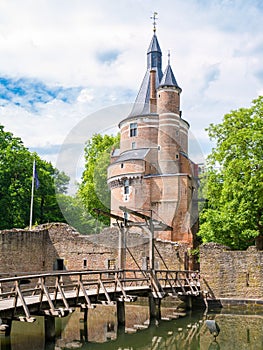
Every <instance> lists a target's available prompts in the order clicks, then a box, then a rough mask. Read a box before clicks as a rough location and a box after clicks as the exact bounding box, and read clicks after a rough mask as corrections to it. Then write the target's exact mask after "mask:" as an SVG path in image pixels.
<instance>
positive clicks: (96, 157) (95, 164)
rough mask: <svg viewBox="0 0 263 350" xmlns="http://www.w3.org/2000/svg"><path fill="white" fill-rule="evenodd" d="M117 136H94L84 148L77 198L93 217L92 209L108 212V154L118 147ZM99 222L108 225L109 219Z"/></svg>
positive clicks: (103, 218) (102, 218)
mask: <svg viewBox="0 0 263 350" xmlns="http://www.w3.org/2000/svg"><path fill="white" fill-rule="evenodd" d="M119 141H120V137H119V135H117V136H109V135H104V136H102V135H101V134H95V135H93V137H92V138H91V139H90V140H89V141H88V142H87V144H86V146H85V160H86V164H85V170H84V172H83V175H82V183H81V185H80V188H79V196H80V198H81V199H82V201H83V204H84V207H85V208H86V209H87V211H88V212H89V213H90V214H92V215H94V213H93V209H94V208H100V209H102V210H105V211H109V208H110V191H109V188H108V186H107V168H108V166H109V164H110V154H111V151H112V149H113V148H115V147H118V145H119ZM99 220H100V221H101V222H102V223H104V224H105V225H109V218H108V217H104V216H101V217H99Z"/></svg>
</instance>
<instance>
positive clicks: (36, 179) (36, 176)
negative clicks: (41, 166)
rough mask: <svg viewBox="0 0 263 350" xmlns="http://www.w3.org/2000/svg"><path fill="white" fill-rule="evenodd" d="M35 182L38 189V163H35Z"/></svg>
mask: <svg viewBox="0 0 263 350" xmlns="http://www.w3.org/2000/svg"><path fill="white" fill-rule="evenodd" d="M34 181H35V185H36V189H38V187H39V185H40V183H39V179H38V175H37V167H36V162H34Z"/></svg>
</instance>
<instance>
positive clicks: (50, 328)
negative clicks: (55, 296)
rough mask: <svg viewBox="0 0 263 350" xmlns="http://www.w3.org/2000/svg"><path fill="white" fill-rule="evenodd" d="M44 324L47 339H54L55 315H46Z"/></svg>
mask: <svg viewBox="0 0 263 350" xmlns="http://www.w3.org/2000/svg"><path fill="white" fill-rule="evenodd" d="M44 324H45V339H46V340H47V341H52V340H54V339H55V336H56V330H55V317H52V316H48V315H46V316H44Z"/></svg>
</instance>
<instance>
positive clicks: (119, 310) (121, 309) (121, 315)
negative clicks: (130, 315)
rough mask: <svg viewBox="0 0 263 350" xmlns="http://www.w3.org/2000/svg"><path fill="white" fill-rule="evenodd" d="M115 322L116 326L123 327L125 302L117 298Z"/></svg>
mask: <svg viewBox="0 0 263 350" xmlns="http://www.w3.org/2000/svg"><path fill="white" fill-rule="evenodd" d="M117 324H118V328H124V327H125V303H124V301H122V300H117Z"/></svg>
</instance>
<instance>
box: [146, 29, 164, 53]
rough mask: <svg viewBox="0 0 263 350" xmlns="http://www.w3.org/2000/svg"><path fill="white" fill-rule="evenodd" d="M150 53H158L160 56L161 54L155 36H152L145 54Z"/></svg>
mask: <svg viewBox="0 0 263 350" xmlns="http://www.w3.org/2000/svg"><path fill="white" fill-rule="evenodd" d="M151 52H160V54H161V53H162V51H161V48H160V45H159V42H158V39H157V36H156V34H155V33H154V34H153V37H152V40H151V42H150V46H149V48H148V51H147V54H148V53H151Z"/></svg>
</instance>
